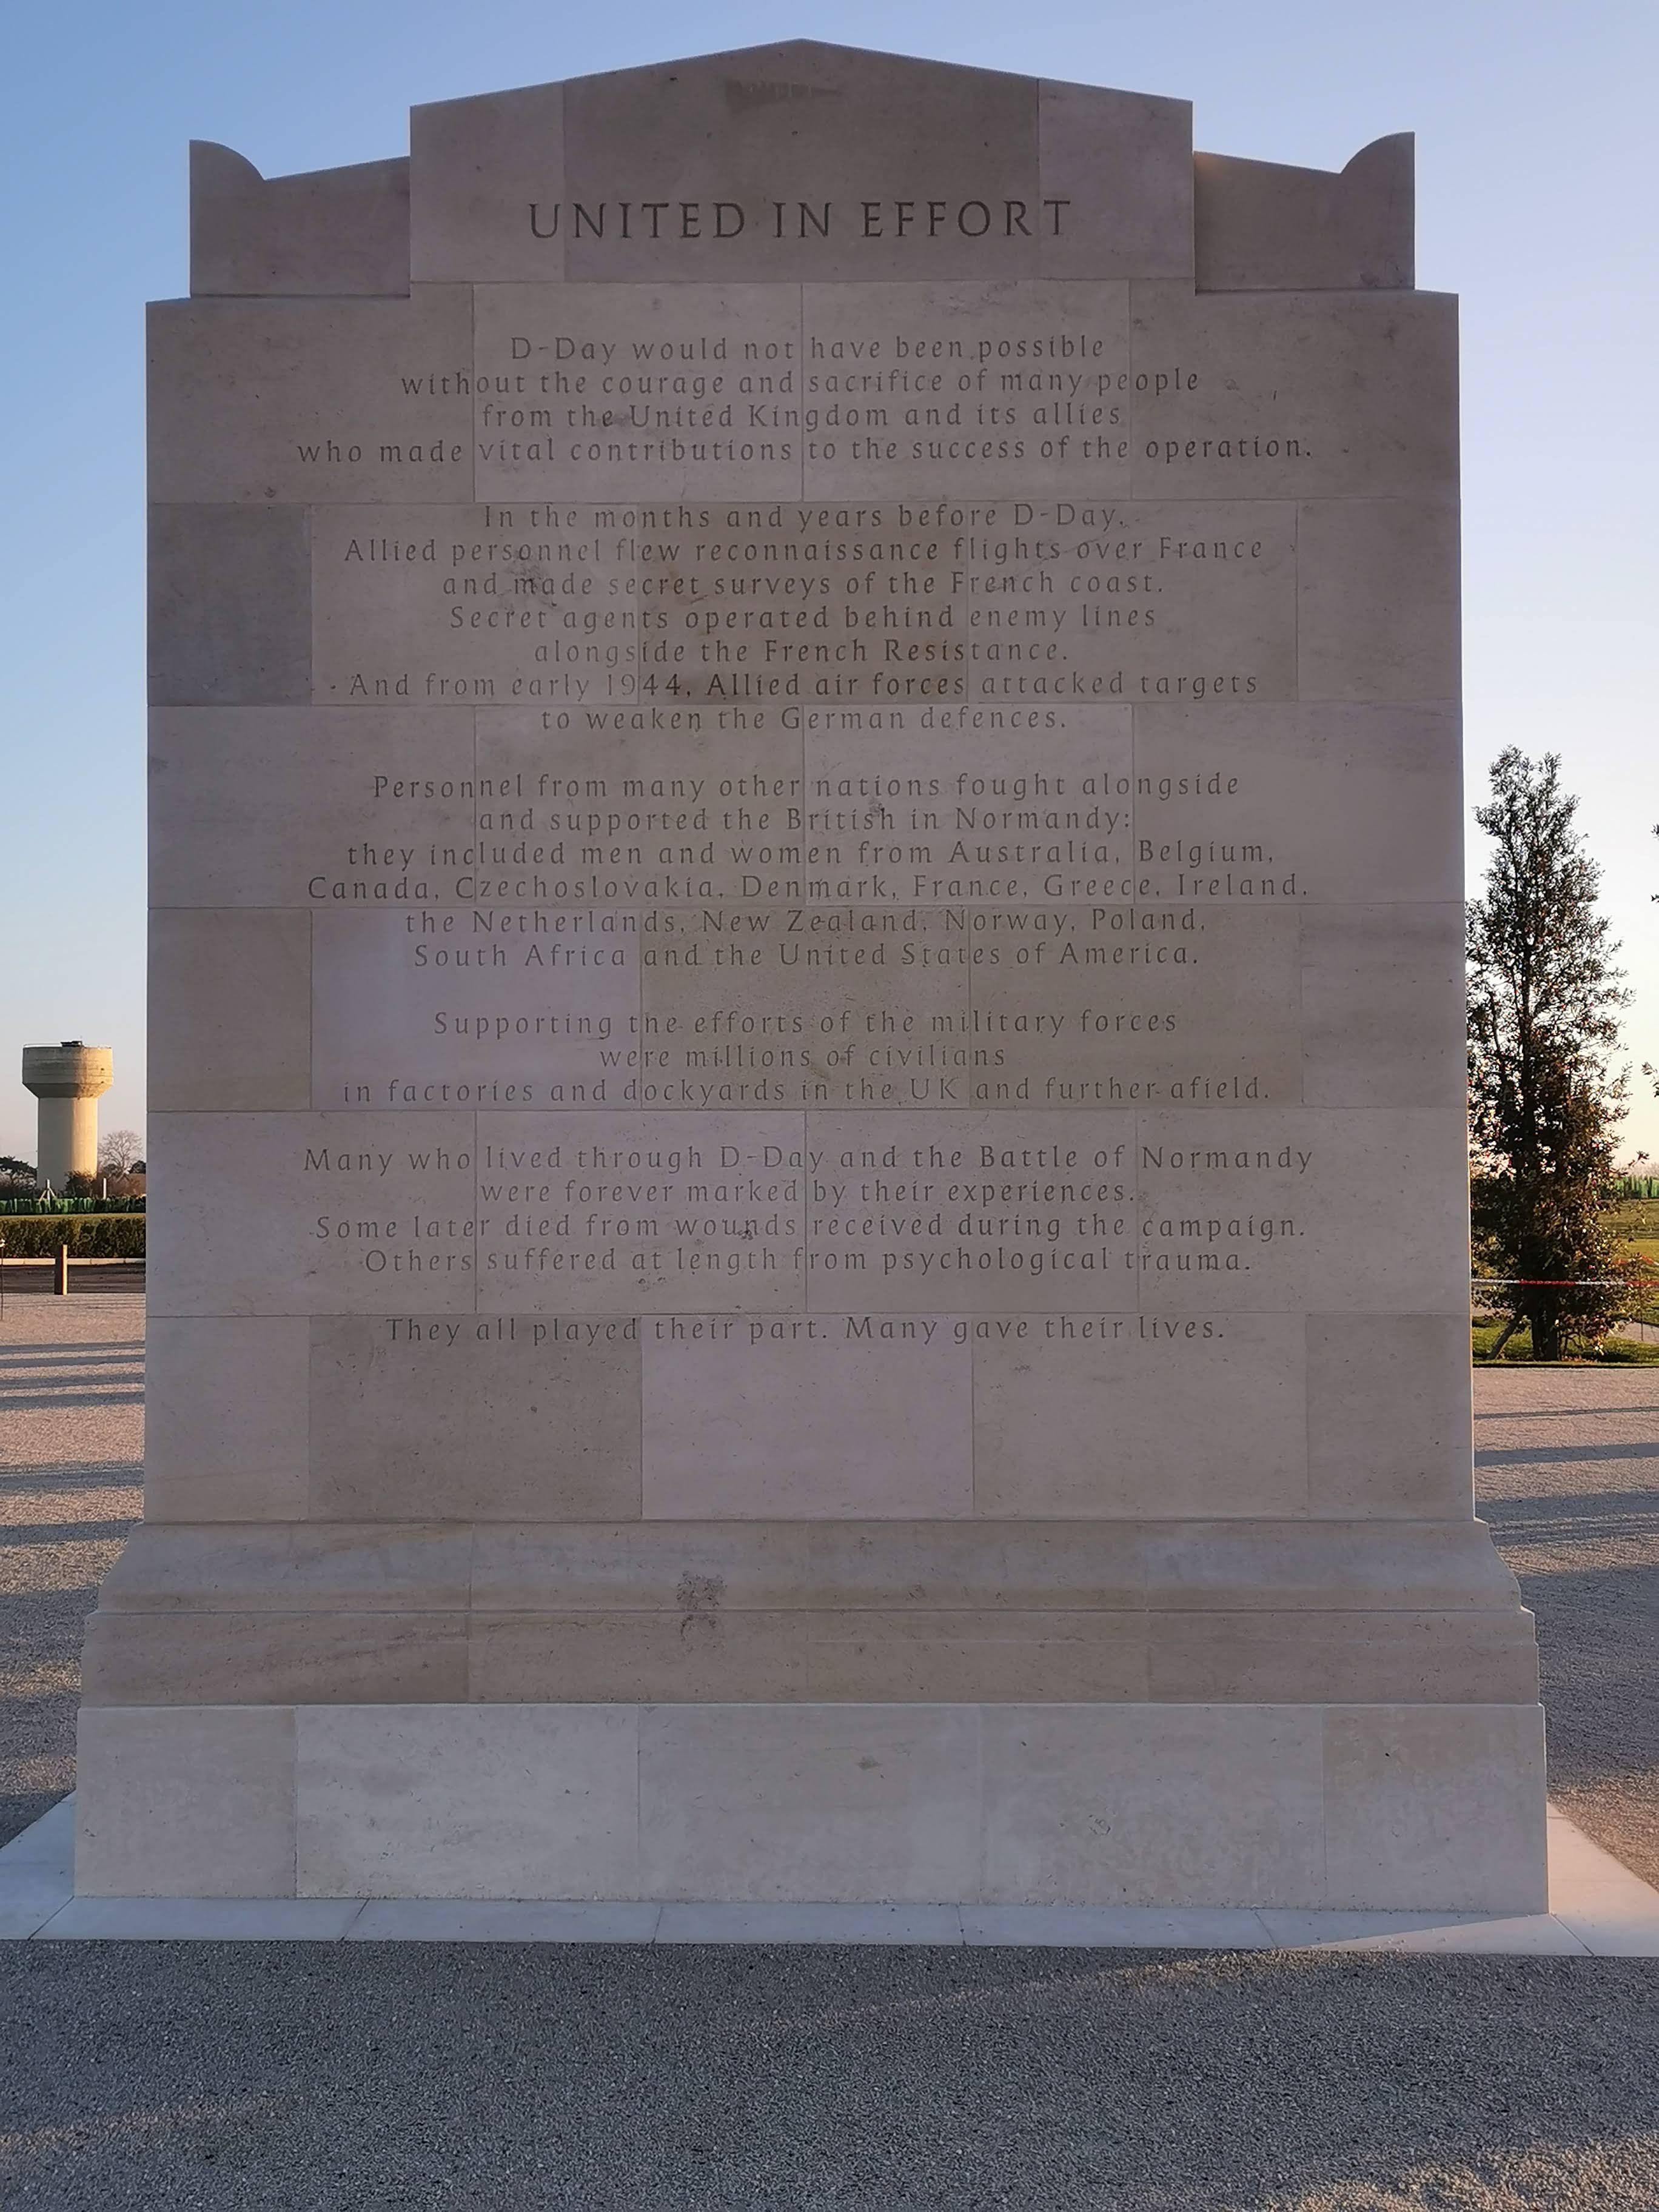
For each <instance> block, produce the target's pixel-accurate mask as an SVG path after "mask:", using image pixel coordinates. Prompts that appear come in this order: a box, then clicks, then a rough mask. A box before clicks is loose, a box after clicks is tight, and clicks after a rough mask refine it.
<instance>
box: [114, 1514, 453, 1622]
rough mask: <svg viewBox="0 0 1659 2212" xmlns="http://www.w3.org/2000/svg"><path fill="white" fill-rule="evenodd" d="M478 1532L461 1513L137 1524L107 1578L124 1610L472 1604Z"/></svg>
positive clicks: (435, 1609) (445, 1609) (393, 1609)
mask: <svg viewBox="0 0 1659 2212" xmlns="http://www.w3.org/2000/svg"><path fill="white" fill-rule="evenodd" d="M470 1560H471V1533H470V1531H469V1530H468V1529H467V1528H465V1527H464V1526H461V1525H459V1524H458V1523H456V1522H453V1521H445V1522H426V1523H424V1524H420V1523H415V1522H404V1523H402V1524H401V1525H398V1526H394V1527H388V1526H386V1525H385V1524H382V1523H376V1522H356V1523H355V1524H352V1525H349V1526H343V1525H340V1524H338V1523H330V1522H270V1523H266V1524H265V1525H264V1526H258V1525H250V1526H248V1527H246V1528H214V1527H205V1528H150V1527H149V1525H148V1524H146V1525H144V1526H143V1528H137V1529H135V1530H134V1531H133V1532H132V1534H131V1537H130V1538H129V1539H128V1541H127V1545H126V1548H125V1550H124V1551H123V1553H122V1554H121V1556H120V1558H119V1559H118V1561H117V1562H116V1564H115V1565H114V1566H113V1567H112V1569H111V1570H110V1572H109V1574H108V1575H107V1576H106V1577H105V1580H104V1586H103V1595H104V1598H105V1600H106V1609H107V1610H109V1611H111V1612H112V1613H129V1614H131V1613H170V1614H173V1615H174V1616H179V1615H182V1614H185V1613H217V1612H228V1613H241V1614H245V1615H251V1614H253V1613H283V1614H289V1615H296V1614H301V1613H314V1614H325V1613H342V1614H351V1613H356V1614H368V1613H387V1614H397V1613H404V1614H407V1613H417V1612H418V1613H427V1614H428V1615H431V1616H434V1617H441V1616H442V1615H445V1614H447V1613H461V1612H465V1608H466V1603H467V1577H468V1571H469V1563H470Z"/></svg>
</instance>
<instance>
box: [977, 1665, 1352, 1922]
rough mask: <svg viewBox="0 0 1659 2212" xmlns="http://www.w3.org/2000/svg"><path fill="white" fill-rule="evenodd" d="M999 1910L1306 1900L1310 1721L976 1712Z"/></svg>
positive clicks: (1317, 1858)
mask: <svg viewBox="0 0 1659 2212" xmlns="http://www.w3.org/2000/svg"><path fill="white" fill-rule="evenodd" d="M982 1730H983V1743H984V1753H983V1756H984V1773H985V1782H984V1789H985V1814H984V1820H985V1831H984V1846H983V1848H984V1853H985V1857H984V1872H983V1879H982V1883H981V1891H980V1894H981V1897H982V1898H983V1899H984V1900H985V1901H986V1902H987V1903H990V1904H1000V1905H1050V1904H1059V1903H1061V1902H1065V1903H1068V1904H1087V1905H1127V1904H1130V1903H1133V1904H1136V1905H1176V1904H1179V1905H1241V1904H1251V1905H1267V1904H1269V1903H1273V1902H1274V1901H1277V1900H1279V1899H1286V1900H1288V1899H1291V1898H1297V1899H1300V1898H1304V1897H1307V1896H1311V1895H1316V1894H1317V1893H1318V1892H1319V1889H1320V1887H1321V1886H1322V1863H1321V1852H1322V1844H1323V1803H1322V1788H1321V1784H1322V1765H1321V1739H1320V1719H1319V1712H1318V1709H1317V1707H1310V1706H1296V1705H1285V1706H1273V1705H1228V1706H1216V1705H1162V1706H1159V1705H1150V1706H1149V1705H1096V1706H1089V1705H1062V1706H1058V1707H1056V1706H1044V1705H1027V1706H1020V1705H1003V1706H995V1707H989V1706H987V1708H986V1709H985V1710H984V1713H983V1717H982Z"/></svg>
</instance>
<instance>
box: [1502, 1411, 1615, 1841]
mask: <svg viewBox="0 0 1659 2212" xmlns="http://www.w3.org/2000/svg"><path fill="white" fill-rule="evenodd" d="M1474 1441H1475V1458H1476V1463H1477V1464H1476V1474H1475V1489H1476V1494H1477V1496H1478V1498H1479V1499H1480V1512H1481V1514H1482V1515H1483V1516H1484V1517H1485V1518H1486V1520H1487V1521H1489V1522H1491V1523H1492V1532H1493V1534H1494V1535H1495V1536H1496V1537H1497V1539H1498V1545H1499V1547H1500V1548H1501V1549H1502V1551H1503V1553H1504V1558H1505V1559H1507V1560H1508V1561H1509V1563H1510V1566H1511V1567H1512V1568H1513V1569H1514V1570H1515V1572H1516V1577H1518V1578H1519V1581H1520V1583H1521V1589H1522V1595H1524V1597H1525V1599H1526V1601H1527V1603H1528V1605H1529V1606H1530V1607H1532V1609H1533V1611H1534V1613H1535V1614H1536V1615H1537V1617H1538V1641H1539V1650H1540V1657H1541V1665H1542V1669H1543V1679H1544V1705H1545V1709H1546V1711H1547V1713H1548V1715H1549V1744H1550V1794H1551V1796H1553V1798H1554V1799H1555V1800H1556V1802H1557V1803H1558V1804H1559V1806H1560V1807H1561V1808H1562V1810H1563V1811H1564V1812H1565V1813H1567V1814H1570V1815H1571V1818H1572V1819H1573V1820H1577V1823H1578V1825H1579V1826H1580V1827H1582V1828H1583V1829H1584V1830H1586V1831H1587V1832H1588V1833H1589V1834H1590V1835H1592V1836H1594V1837H1595V1840H1596V1841H1597V1843H1599V1844H1604V1845H1605V1846H1606V1848H1607V1850H1610V1851H1611V1852H1613V1855H1614V1857H1617V1858H1620V1859H1622V1860H1623V1861H1624V1862H1625V1863H1626V1866H1629V1867H1633V1868H1634V1869H1635V1870H1636V1872H1637V1873H1638V1874H1639V1875H1643V1876H1644V1878H1645V1879H1646V1880H1647V1881H1650V1882H1653V1883H1655V1884H1656V1885H1659V1368H1654V1367H1625V1368H1616V1367H1607V1368H1540V1369H1536V1370H1528V1369H1526V1368H1522V1367H1517V1368H1509V1367H1503V1368H1489V1369H1484V1370H1482V1371H1481V1372H1480V1374H1479V1375H1477V1376H1476V1377H1475V1421H1474Z"/></svg>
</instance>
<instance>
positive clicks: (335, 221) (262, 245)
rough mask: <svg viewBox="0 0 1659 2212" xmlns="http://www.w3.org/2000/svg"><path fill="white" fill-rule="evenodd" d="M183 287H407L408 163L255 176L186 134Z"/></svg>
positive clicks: (216, 290)
mask: <svg viewBox="0 0 1659 2212" xmlns="http://www.w3.org/2000/svg"><path fill="white" fill-rule="evenodd" d="M190 289H191V293H192V294H193V295H195V296H197V298H200V297H202V296H203V295H236V294H250V293H254V294H271V295H276V294H292V295H303V296H305V297H307V298H314V297H316V296H318V295H339V294H368V293H386V292H391V293H396V292H407V291H408V289H409V163H408V162H407V161H401V160H400V161H360V162H356V163H355V164H353V165H352V166H351V167H349V168H343V169H313V170H308V171H306V172H304V173H301V174H300V175H298V176H293V177H262V176H261V175H260V174H259V172H258V169H256V168H255V167H254V166H253V164H252V161H248V160H246V157H245V156H244V155H240V154H234V153H233V152H232V151H231V149H230V148H229V147H228V146H216V145H214V144H213V143H211V141H210V140H206V139H201V138H197V139H194V140H192V141H191V149H190Z"/></svg>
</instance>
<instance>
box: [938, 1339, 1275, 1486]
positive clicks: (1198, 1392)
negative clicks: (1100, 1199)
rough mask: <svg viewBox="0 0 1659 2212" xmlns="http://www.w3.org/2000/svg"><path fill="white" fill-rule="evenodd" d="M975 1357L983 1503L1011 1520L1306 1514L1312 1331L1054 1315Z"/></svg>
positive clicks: (982, 1346)
mask: <svg viewBox="0 0 1659 2212" xmlns="http://www.w3.org/2000/svg"><path fill="white" fill-rule="evenodd" d="M1004 1326H1005V1327H1006V1328H1007V1329H1008V1332H1009V1333H1008V1334H1007V1336H1006V1338H1002V1339H997V1338H993V1339H991V1340H988V1341H987V1340H977V1341H976V1342H975V1346H974V1504H975V1510H976V1511H977V1512H979V1513H982V1514H990V1515H994V1516H998V1517H1000V1518H1003V1519H1007V1520H1030V1519H1033V1518H1040V1519H1055V1520H1060V1519H1064V1520H1076V1519H1088V1518H1095V1517H1112V1518H1120V1519H1133V1518H1138V1517H1142V1516H1166V1515H1178V1514H1182V1513H1194V1514H1199V1515H1202V1516H1205V1517H1206V1518H1217V1517H1221V1516H1227V1515H1231V1514H1244V1515H1250V1516H1261V1515H1278V1514H1295V1513H1301V1512H1303V1511H1304V1510H1306V1506H1307V1500H1308V1446H1307V1437H1306V1420H1305V1414H1304V1350H1303V1336H1304V1324H1303V1322H1302V1321H1301V1319H1300V1317H1299V1316H1294V1315H1289V1314H1271V1313H1267V1314H1224V1315H1216V1316H1206V1317H1205V1318H1204V1319H1202V1320H1198V1319H1194V1318H1193V1317H1192V1316H1182V1317H1178V1318H1177V1317H1171V1316H1165V1315H1163V1314H1158V1313H1156V1312H1146V1313H1139V1314H1137V1313H1135V1312H1133V1310H1131V1311H1129V1312H1127V1313H1119V1314H1115V1315H1111V1314H1100V1313H1077V1314H1070V1315H1068V1314H1049V1315H1046V1316H1042V1318H1041V1319H1037V1318H1035V1317H1033V1318H1031V1319H1029V1320H1028V1319H1025V1318H1024V1317H1023V1316H1022V1317H1021V1318H1020V1319H1018V1320H1017V1321H1014V1322H1009V1323H1006V1324H1004Z"/></svg>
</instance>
